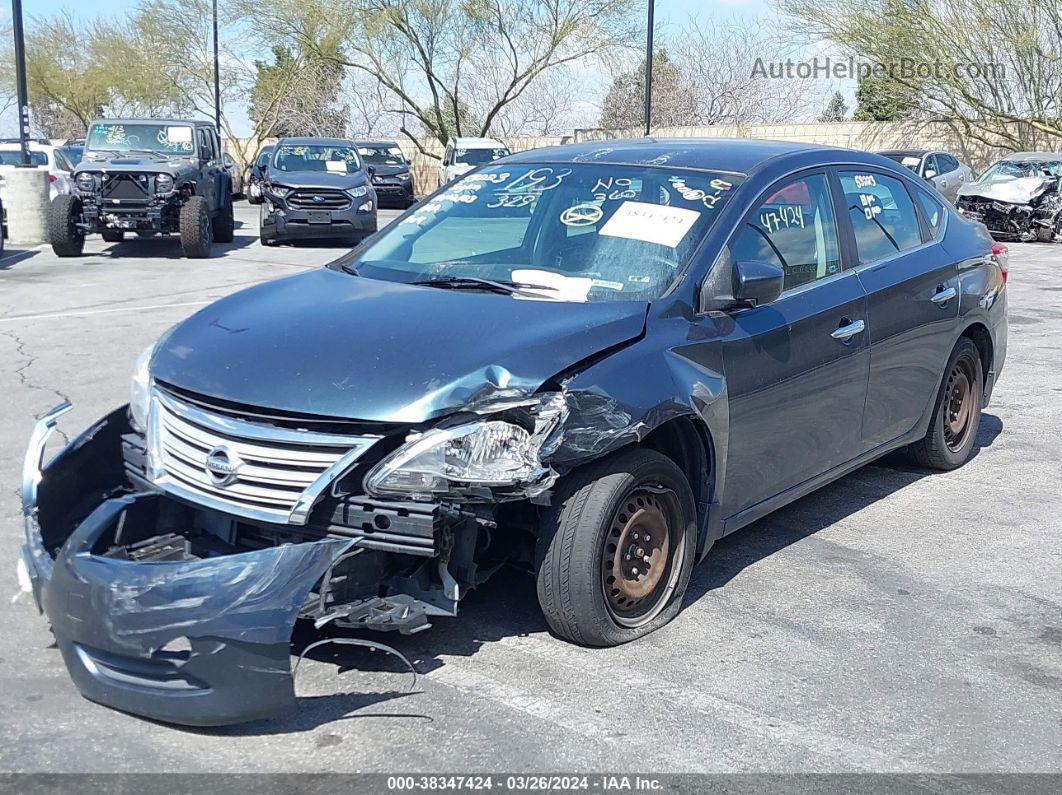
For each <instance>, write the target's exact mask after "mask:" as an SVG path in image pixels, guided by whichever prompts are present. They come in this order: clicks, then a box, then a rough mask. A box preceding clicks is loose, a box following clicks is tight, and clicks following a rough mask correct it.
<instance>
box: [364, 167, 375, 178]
mask: <svg viewBox="0 0 1062 795" xmlns="http://www.w3.org/2000/svg"><path fill="white" fill-rule="evenodd" d="M365 173H366V174H368V175H369V179H372V178H373V177H375V176H376V166H365Z"/></svg>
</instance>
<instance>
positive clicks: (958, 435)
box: [910, 337, 985, 472]
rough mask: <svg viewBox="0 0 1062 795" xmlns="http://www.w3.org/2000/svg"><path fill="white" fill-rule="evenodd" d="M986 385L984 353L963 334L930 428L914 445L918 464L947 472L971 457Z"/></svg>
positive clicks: (936, 405)
mask: <svg viewBox="0 0 1062 795" xmlns="http://www.w3.org/2000/svg"><path fill="white" fill-rule="evenodd" d="M984 385H985V379H984V373H983V372H982V369H981V354H980V352H979V351H978V350H977V346H976V345H974V343H973V340H971V339H970V338H969V337H961V338H960V339H959V342H958V344H957V345H956V346H955V349H954V350H953V351H952V352H951V357H950V358H949V359H948V365H947V367H946V368H945V369H944V380H943V382H942V383H941V385H940V389H939V391H938V392H937V400H936V403H935V404H934V407H933V419H932V421H931V422H930V423H929V430H928V431H926V435H925V438H923V439H922V440H920V441H918V442H915V443H914V444H912V445H911V447H910V453H911V457H912V458H913V459H914V461H915V463H917V464H918V465H920V466H923V467H927V468H929V469H939V470H942V471H945V472H946V471H949V470H952V469H957V468H958V467H961V466H962V465H963V464H965V463H966V462H967V460H969V458H970V453H971V452H972V451H973V446H974V441H975V439H976V437H977V428H978V426H980V424H981V404H982V403H983V402H984V394H985V386H984Z"/></svg>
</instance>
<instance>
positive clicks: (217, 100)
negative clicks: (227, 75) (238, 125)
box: [15, 0, 221, 139]
mask: <svg viewBox="0 0 1062 795" xmlns="http://www.w3.org/2000/svg"><path fill="white" fill-rule="evenodd" d="M18 1H19V0H15V2H18ZM214 126H215V127H217V129H218V138H219V139H220V138H221V79H220V78H219V77H218V0H214Z"/></svg>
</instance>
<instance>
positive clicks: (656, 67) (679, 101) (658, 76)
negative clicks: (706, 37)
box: [598, 49, 697, 130]
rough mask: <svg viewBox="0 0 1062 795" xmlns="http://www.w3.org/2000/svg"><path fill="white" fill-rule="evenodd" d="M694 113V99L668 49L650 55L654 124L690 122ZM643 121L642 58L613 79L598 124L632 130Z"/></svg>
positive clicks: (643, 70) (695, 113) (643, 122)
mask: <svg viewBox="0 0 1062 795" xmlns="http://www.w3.org/2000/svg"><path fill="white" fill-rule="evenodd" d="M696 116H697V98H696V96H695V95H694V92H693V90H692V89H691V88H690V87H689V86H688V85H687V83H686V81H685V80H684V79H683V77H682V74H681V73H680V72H679V70H678V67H676V66H675V64H674V63H672V61H671V59H670V58H669V57H668V54H667V51H666V50H663V49H660V50H657V51H656V52H655V53H654V54H653V107H652V115H651V121H652V126H653V127H672V126H678V125H683V124H691V123H693V122H694V121H695V120H696ZM644 124H645V59H644V58H643V59H642V61H641V63H640V64H638V68H636V69H632V70H631V71H629V72H625V73H623V74H621V75H618V76H617V77H615V78H614V79H613V80H612V85H611V86H610V87H609V90H608V94H607V95H606V97H605V103H604V106H603V109H602V111H601V118H600V119H599V120H598V126H600V127H604V128H606V129H609V130H631V129H636V128H641V127H642V126H643V125H644Z"/></svg>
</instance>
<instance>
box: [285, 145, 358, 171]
mask: <svg viewBox="0 0 1062 795" xmlns="http://www.w3.org/2000/svg"><path fill="white" fill-rule="evenodd" d="M273 168H275V169H277V170H278V171H332V172H335V173H338V174H352V173H354V172H355V171H357V170H359V169H360V168H361V159H360V158H359V157H358V153H357V152H356V151H354V149H353V147H350V146H342V145H335V146H332V145H325V144H285V145H283V146H278V147H277V148H276V149H275V150H274V151H273Z"/></svg>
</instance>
